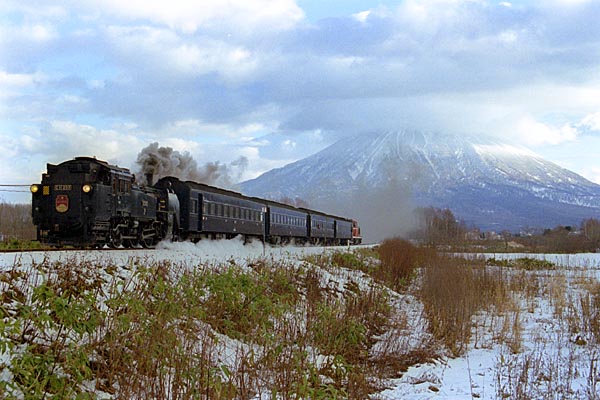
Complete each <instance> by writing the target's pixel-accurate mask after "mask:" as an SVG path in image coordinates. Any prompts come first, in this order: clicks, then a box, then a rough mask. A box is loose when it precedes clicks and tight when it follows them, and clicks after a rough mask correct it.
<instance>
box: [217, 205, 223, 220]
mask: <svg viewBox="0 0 600 400" xmlns="http://www.w3.org/2000/svg"><path fill="white" fill-rule="evenodd" d="M217 215H218V216H219V217H222V216H223V204H217Z"/></svg>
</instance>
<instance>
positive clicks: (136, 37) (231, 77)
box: [106, 26, 260, 83]
mask: <svg viewBox="0 0 600 400" xmlns="http://www.w3.org/2000/svg"><path fill="white" fill-rule="evenodd" d="M106 33H107V36H108V38H109V40H110V42H111V43H112V44H113V45H114V46H115V48H116V49H117V51H118V52H119V53H120V58H121V59H122V60H128V61H129V63H131V68H132V69H136V68H139V69H143V70H149V71H153V70H154V71H160V73H161V74H166V75H170V76H173V75H175V76H176V75H181V76H192V77H193V76H200V75H204V74H208V73H212V72H216V73H218V74H219V75H220V76H222V77H223V79H224V80H225V81H227V82H232V83H236V82H239V81H241V80H244V79H247V78H249V77H252V75H253V74H254V73H256V72H257V70H258V69H259V66H260V60H259V58H258V57H257V56H255V55H254V54H253V53H252V51H251V50H249V49H247V48H245V47H243V46H241V45H233V44H230V43H227V42H225V41H221V40H217V39H211V38H208V37H203V38H200V39H198V38H195V39H186V38H184V37H181V36H179V35H177V34H176V33H175V32H173V31H170V30H168V29H163V28H154V27H149V26H140V27H122V26H110V27H108V28H107V30H106Z"/></svg>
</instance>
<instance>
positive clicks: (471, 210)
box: [242, 131, 600, 233]
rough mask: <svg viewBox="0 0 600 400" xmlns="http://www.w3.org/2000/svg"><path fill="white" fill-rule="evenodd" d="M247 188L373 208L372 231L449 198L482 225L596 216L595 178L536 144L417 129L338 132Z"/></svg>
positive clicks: (334, 205) (337, 206) (599, 206)
mask: <svg viewBox="0 0 600 400" xmlns="http://www.w3.org/2000/svg"><path fill="white" fill-rule="evenodd" d="M242 189H243V191H244V192H245V193H247V194H250V195H257V196H267V197H271V198H275V199H278V198H282V197H291V198H295V197H299V198H302V199H304V200H306V201H308V202H309V203H310V204H311V205H313V206H318V207H321V208H323V209H326V210H329V211H331V212H339V213H344V214H347V215H356V216H359V217H361V219H365V218H367V219H370V220H373V221H374V222H373V226H372V227H370V228H371V229H373V230H374V232H375V231H376V230H383V231H385V230H386V226H387V225H392V226H394V225H396V226H397V225H399V224H400V225H408V224H410V223H411V222H412V221H411V213H410V210H411V209H412V208H413V207H414V206H435V207H441V208H445V207H448V208H450V209H452V210H453V212H454V213H455V215H457V216H458V217H460V218H462V219H464V220H465V221H466V222H467V223H468V224H473V225H475V226H478V227H481V228H483V229H486V230H487V229H494V230H502V229H510V230H517V229H520V228H523V227H527V226H532V227H533V226H536V227H554V226H556V225H558V224H564V225H569V224H571V225H572V224H579V223H580V222H581V220H582V219H584V218H589V217H598V216H600V186H599V185H596V184H594V183H592V182H590V181H588V180H586V179H585V178H583V177H581V176H579V175H577V174H575V173H573V172H571V171H568V170H566V169H564V168H561V167H559V166H558V165H556V164H553V163H551V162H549V161H547V160H544V159H543V158H541V157H540V156H538V155H536V154H533V153H531V152H529V151H526V150H523V149H519V148H515V147H511V146H508V145H505V144H502V143H495V142H489V141H488V142H485V141H481V140H478V141H474V140H469V139H466V138H463V137H458V136H451V135H433V134H424V133H421V132H416V131H401V132H392V133H389V132H388V133H382V134H378V135H370V136H366V135H364V136H358V137H354V138H351V139H347V140H343V141H339V142H337V143H335V144H333V145H331V146H329V147H328V148H326V149H324V150H322V151H321V152H319V153H317V154H314V155H313V156H310V157H307V158H305V159H303V160H300V161H297V162H295V163H292V164H289V165H287V166H285V167H283V168H279V169H274V170H271V171H269V172H267V173H265V174H263V175H262V176H260V177H258V178H256V179H253V180H250V181H247V182H244V183H242ZM365 210H368V212H367V211H365ZM382 217H383V218H382ZM361 222H363V221H361ZM363 224H364V222H363ZM367 224H369V222H367ZM394 229H396V230H397V229H398V228H394ZM392 233H400V232H399V231H397V232H392Z"/></svg>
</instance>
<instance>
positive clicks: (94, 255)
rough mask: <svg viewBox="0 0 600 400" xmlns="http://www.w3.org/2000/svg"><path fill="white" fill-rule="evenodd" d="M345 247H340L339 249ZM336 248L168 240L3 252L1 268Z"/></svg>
mask: <svg viewBox="0 0 600 400" xmlns="http://www.w3.org/2000/svg"><path fill="white" fill-rule="evenodd" d="M340 248H344V247H337V249H340ZM327 249H332V250H335V249H336V247H315V246H293V245H290V246H270V245H263V243H262V242H260V241H254V242H251V243H247V244H244V243H243V241H242V239H239V238H233V239H231V240H212V241H211V240H205V241H200V242H198V243H196V244H194V243H191V242H177V243H173V242H168V241H164V242H161V243H159V244H158V246H157V248H156V249H135V250H125V249H122V250H109V249H103V250H70V251H51V252H48V251H33V252H24V253H0V269H1V268H2V267H12V266H13V265H15V264H21V265H28V264H31V263H32V262H37V263H39V262H41V261H42V260H48V261H52V262H53V261H63V262H64V261H70V260H79V261H93V262H95V263H97V264H99V265H104V264H113V265H117V266H118V265H127V264H129V263H131V261H132V260H144V261H148V263H149V264H150V263H153V262H160V261H171V262H173V263H176V264H180V263H181V264H185V265H190V266H193V265H198V264H203V263H220V262H225V261H229V260H234V261H236V263H238V264H243V263H244V262H245V261H246V260H252V259H256V258H260V257H266V258H269V259H270V258H273V259H285V258H299V257H300V258H301V257H303V256H306V255H309V254H317V253H321V252H323V251H325V250H327Z"/></svg>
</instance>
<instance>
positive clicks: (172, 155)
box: [136, 142, 248, 189]
mask: <svg viewBox="0 0 600 400" xmlns="http://www.w3.org/2000/svg"><path fill="white" fill-rule="evenodd" d="M136 164H137V165H138V166H139V167H140V170H139V176H146V175H148V174H152V176H153V179H154V182H156V181H157V180H158V179H160V178H163V177H165V176H174V177H176V178H179V179H181V180H183V181H188V180H189V181H194V182H200V183H205V184H207V185H213V186H218V187H221V188H226V189H237V182H239V180H240V179H241V177H242V175H243V173H244V171H245V170H246V167H247V166H248V159H247V158H246V157H240V158H238V159H237V160H235V161H233V162H231V163H230V164H224V163H221V162H219V161H214V162H207V163H206V164H204V165H202V166H198V163H197V162H196V160H194V158H193V157H192V155H191V154H190V153H188V152H187V151H186V152H183V153H181V152H179V151H177V150H173V149H172V148H171V147H163V146H159V144H158V143H157V142H154V143H151V144H150V145H148V146H146V147H145V148H143V149H142V151H140V153H139V154H138V156H137V160H136ZM139 180H140V179H139V178H138V181H139Z"/></svg>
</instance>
